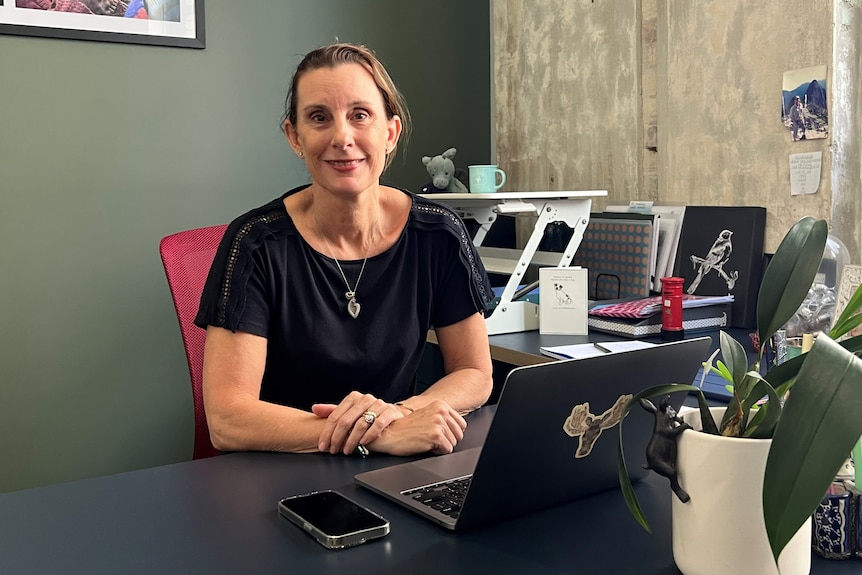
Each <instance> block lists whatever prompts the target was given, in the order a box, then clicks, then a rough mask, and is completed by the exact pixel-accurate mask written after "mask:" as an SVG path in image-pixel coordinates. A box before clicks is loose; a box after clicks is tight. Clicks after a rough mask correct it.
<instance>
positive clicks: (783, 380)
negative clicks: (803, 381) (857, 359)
mask: <svg viewBox="0 0 862 575" xmlns="http://www.w3.org/2000/svg"><path fill="white" fill-rule="evenodd" d="M839 345H841V347H843V348H844V349H846V350H847V351H850V352H852V353H862V335H857V336H855V337H851V338H849V339H845V340H844V341H842V342H839ZM807 355H808V354H806V353H803V354H802V355H797V356H796V357H794V358H792V359H789V360H787V361H785V362H784V363H782V364H780V365H776V366H775V367H773V368H772V369H770V370H769V372H768V373H767V374H766V375H765V376H764V378H765V379H766V381H768V382H769V384H770V385H771V386H772V387H774V388H775V392H776V393H777V394H778V396H779V397H784V394H785V393H787V391H788V390H789V389H791V388H792V387H793V383H794V378H795V377H796V375H797V374H798V373H799V369H800V368H801V367H802V363H803V362H804V361H805V356H807Z"/></svg>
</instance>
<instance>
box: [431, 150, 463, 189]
mask: <svg viewBox="0 0 862 575" xmlns="http://www.w3.org/2000/svg"><path fill="white" fill-rule="evenodd" d="M454 157H455V148H449V149H448V150H446V151H445V152H443V153H442V154H440V155H439V156H434V157H433V158H432V157H431V156H424V157H423V158H422V163H423V164H425V168H426V169H427V170H428V175H430V176H431V183H430V185H429V186H426V187H427V188H429V189H428V190H427V191H437V192H449V193H453V194H465V193H467V192H468V191H469V190H468V189H467V186H465V185H464V184H463V182H461V180H459V179H458V178H457V177H455V163H454V162H453V161H452V158H454ZM423 191H426V190H425V189H424V188H423Z"/></svg>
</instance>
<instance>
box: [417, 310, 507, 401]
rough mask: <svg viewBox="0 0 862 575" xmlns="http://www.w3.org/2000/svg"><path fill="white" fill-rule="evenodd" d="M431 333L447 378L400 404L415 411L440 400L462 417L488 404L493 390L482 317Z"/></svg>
mask: <svg viewBox="0 0 862 575" xmlns="http://www.w3.org/2000/svg"><path fill="white" fill-rule="evenodd" d="M434 332H435V333H436V335H437V343H438V345H439V346H440V353H441V354H442V355H443V368H444V370H445V372H446V375H445V376H443V377H442V378H441V379H439V380H438V381H437V382H436V383H434V384H433V385H432V386H431V387H429V388H428V389H426V390H425V391H423V392H422V393H421V394H420V395H417V396H414V397H411V398H408V399H406V400H404V401H402V402H401V403H403V404H404V405H405V406H406V407H408V408H412V409H413V410H417V409H419V408H420V407H423V406H425V405H427V404H429V403H431V402H432V401H435V400H442V401H445V402H446V403H447V404H449V405H450V406H451V407H452V408H453V409H455V410H456V411H458V412H459V413H462V414H466V413H469V412H471V411H473V410H474V409H476V408H478V407H481V406H482V404H484V403H485V402H486V401H488V397H490V395H491V389H492V387H493V380H492V378H491V375H492V369H491V347H490V345H489V343H488V329H487V327H486V325H485V318H484V317H483V316H482V314H481V313H475V314H473V315H471V316H470V317H468V318H466V319H463V320H461V321H459V322H457V323H454V324H452V325H448V326H446V327H437V328H435V329H434ZM407 411H409V409H408V410H407Z"/></svg>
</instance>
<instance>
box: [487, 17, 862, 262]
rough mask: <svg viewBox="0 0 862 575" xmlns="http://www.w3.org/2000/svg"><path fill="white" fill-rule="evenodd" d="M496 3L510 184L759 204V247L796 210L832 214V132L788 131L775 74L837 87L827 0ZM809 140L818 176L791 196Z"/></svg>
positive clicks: (500, 119)
mask: <svg viewBox="0 0 862 575" xmlns="http://www.w3.org/2000/svg"><path fill="white" fill-rule="evenodd" d="M492 15H493V37H494V43H495V52H494V75H495V81H496V89H495V109H496V116H495V117H496V122H495V129H496V147H497V152H498V158H497V159H498V163H499V164H500V166H501V167H503V168H504V169H507V171H508V172H509V174H510V181H509V183H508V185H507V189H509V190H542V189H595V188H599V189H607V190H608V191H609V199H611V200H614V201H628V200H631V199H649V200H658V201H662V202H665V203H686V204H706V205H760V206H765V207H766V208H767V210H768V218H767V240H766V249H767V251H772V250H774V249H775V248H776V247H777V245H778V242H779V241H780V239H781V237H783V235H784V233H785V232H786V230H787V229H788V228H789V227H790V226H791V225H792V224H793V222H795V221H796V220H797V219H799V218H800V217H802V216H804V215H812V216H815V217H819V218H827V219H828V218H830V215H831V213H832V209H833V206H832V193H831V175H830V169H831V157H832V154H831V151H830V143H831V139H829V138H827V139H820V140H806V141H801V142H792V141H791V138H790V136H789V134H788V131H787V130H786V129H785V128H784V126H783V125H782V124H781V121H780V111H781V110H780V103H781V99H780V96H781V89H782V75H783V73H784V72H785V71H787V70H794V69H798V68H806V67H810V66H817V65H827V66H828V67H829V74H828V76H827V82H828V88H829V89H831V82H832V77H831V72H832V47H833V46H832V38H833V1H832V0H786V1H784V2H780V3H779V2H771V1H767V0H760V1H754V2H752V1H750V0H720V1H719V0H714V1H707V2H691V1H690V0H641V1H640V2H589V3H588V2H567V1H565V0H544V1H541V2H539V1H535V2H520V1H518V0H495V1H494V3H493V8H492ZM856 56H857V57H858V53H857V54H856ZM854 122H856V129H857V130H858V127H859V119H858V112H857V114H856V117H855V118H854ZM811 151H820V152H823V167H822V172H821V180H820V189H819V191H818V193H816V194H814V195H810V196H794V197H791V196H790V178H789V159H788V156H789V154H791V153H799V152H811ZM599 205H601V203H599ZM859 227H860V223H857V224H856V229H855V230H854V232H853V235H855V236H858V234H859Z"/></svg>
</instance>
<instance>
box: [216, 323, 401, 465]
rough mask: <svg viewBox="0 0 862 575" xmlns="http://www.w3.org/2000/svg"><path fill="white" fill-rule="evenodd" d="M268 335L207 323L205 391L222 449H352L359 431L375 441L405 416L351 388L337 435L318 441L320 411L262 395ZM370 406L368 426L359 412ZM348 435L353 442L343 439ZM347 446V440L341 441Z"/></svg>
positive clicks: (322, 421) (341, 407) (323, 424)
mask: <svg viewBox="0 0 862 575" xmlns="http://www.w3.org/2000/svg"><path fill="white" fill-rule="evenodd" d="M266 344H267V342H266V339H265V338H263V337H260V336H257V335H252V334H249V333H245V332H236V333H234V332H231V331H230V330H227V329H223V328H219V327H213V326H210V327H208V328H207V339H206V347H205V349H204V375H203V395H204V410H205V411H206V415H207V426H208V427H209V431H210V441H212V444H213V446H214V447H215V448H216V449H219V450H222V451H252V450H255V451H290V452H296V453H308V452H314V451H318V450H320V451H329V452H330V453H339V452H343V453H345V454H349V453H352V452H353V450H354V449H355V448H356V445H357V444H358V443H359V440H360V438H362V437H363V436H364V437H365V438H366V441H367V442H369V443H370V442H371V441H374V439H376V438H377V437H378V436H379V435H380V433H381V432H382V431H383V430H384V429H385V428H386V426H387V425H389V424H390V423H392V421H394V420H396V419H400V418H401V417H403V415H402V414H401V412H400V410H399V409H398V408H397V407H396V406H394V405H391V404H388V403H386V402H384V401H383V400H381V399H377V398H376V397H374V396H373V395H370V394H363V393H359V392H351V393H350V394H348V395H347V397H345V398H344V399H343V400H342V401H341V403H340V404H339V405H338V406H334V407H336V408H337V409H338V410H339V413H340V414H342V417H341V418H340V419H339V421H340V422H341V423H342V426H341V427H340V428H339V430H340V432H341V434H340V435H339V437H338V438H337V439H335V440H333V441H331V442H329V443H327V444H326V445H322V444H321V443H320V436H321V432H322V430H323V429H324V427H326V426H327V425H330V426H331V425H332V422H331V421H327V419H325V418H326V416H327V414H324V415H322V417H321V416H319V415H315V414H314V413H310V412H307V411H302V410H300V409H295V408H292V407H286V406H283V405H277V404H274V403H269V402H266V401H261V400H260V386H261V381H263V372H264V366H265V364H266ZM366 411H373V412H374V413H376V414H377V417H376V419H375V421H374V423H373V424H372V425H369V424H368V423H366V421H365V419H364V417H363V414H364V413H365V412H366ZM349 439H352V440H351V441H347V440H349ZM346 442H347V443H349V445H345V443H346Z"/></svg>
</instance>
